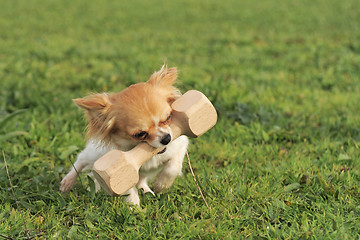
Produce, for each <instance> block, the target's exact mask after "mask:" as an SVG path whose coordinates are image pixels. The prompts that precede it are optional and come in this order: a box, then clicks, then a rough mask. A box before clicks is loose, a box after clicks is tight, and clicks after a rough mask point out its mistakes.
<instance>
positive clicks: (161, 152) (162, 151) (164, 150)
mask: <svg viewBox="0 0 360 240" xmlns="http://www.w3.org/2000/svg"><path fill="white" fill-rule="evenodd" d="M164 152H166V148H164V149H163V150H161V151H160V152H158V153H157V154H163V153H164Z"/></svg>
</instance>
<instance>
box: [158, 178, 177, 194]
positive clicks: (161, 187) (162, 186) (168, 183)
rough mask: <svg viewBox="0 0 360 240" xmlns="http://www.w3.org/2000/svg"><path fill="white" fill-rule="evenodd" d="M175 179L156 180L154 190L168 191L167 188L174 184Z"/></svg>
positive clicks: (159, 191)
mask: <svg viewBox="0 0 360 240" xmlns="http://www.w3.org/2000/svg"><path fill="white" fill-rule="evenodd" d="M174 180H175V179H169V181H166V182H165V181H162V180H161V179H160V180H159V179H158V180H157V181H155V183H154V192H156V193H162V192H164V191H166V190H167V189H169V188H170V187H171V185H172V184H173V182H174Z"/></svg>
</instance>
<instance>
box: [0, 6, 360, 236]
mask: <svg viewBox="0 0 360 240" xmlns="http://www.w3.org/2000/svg"><path fill="white" fill-rule="evenodd" d="M0 2H1V4H0V5H1V8H0V82H1V87H0V126H1V128H0V147H1V149H0V150H1V151H3V152H4V153H5V156H6V160H7V163H8V168H9V172H10V177H11V181H12V184H13V186H14V191H15V196H16V198H17V203H18V205H17V204H16V202H15V200H14V197H13V195H12V193H11V188H10V183H9V180H8V177H7V174H6V169H5V164H4V161H0V182H1V185H0V238H4V237H8V238H12V239H15V238H16V239H24V238H25V239H26V231H25V228H26V229H28V230H29V232H28V233H29V235H30V237H31V238H43V239H45V238H46V239H59V238H69V239H82V238H84V239H87V238H89V239H104V238H113V239H116V238H119V239H139V238H142V239H181V238H183V239H238V238H241V239H244V238H250V239H308V238H309V239H359V238H360V230H359V229H360V217H359V216H360V198H359V196H360V161H359V159H360V150H359V146H360V107H359V102H360V79H359V76H360V65H359V63H360V12H359V9H360V1H358V0H345V1H335V0H316V1H310V0H305V1H281V0H271V1H265V0H261V1H250V0H244V1H235V0H234V1H215V0H211V1H205V0H199V1H190V0H184V1H166V2H165V1H164V2H163V1H157V0H154V1H139V0H134V1H130V2H128V1H85V0H84V1H81V0H76V1H68V0H65V1H40V0H27V1H25V0H20V1H0ZM164 60H166V61H167V62H168V65H169V66H177V67H178V68H179V70H180V83H179V87H180V88H181V89H182V90H183V91H186V90H188V89H193V88H194V89H198V90H200V91H202V92H204V93H205V94H206V95H207V96H208V97H209V98H210V99H211V101H212V102H213V103H214V105H215V106H216V108H217V110H218V113H219V121H218V123H217V125H216V126H215V128H213V129H212V130H211V131H209V132H208V133H206V134H205V135H203V136H202V137H200V138H199V139H196V140H192V145H191V146H190V149H189V152H190V157H191V161H192V165H193V167H194V169H195V175H196V176H197V178H198V181H199V183H200V185H201V188H202V189H203V191H204V194H205V197H206V200H207V202H208V203H209V205H210V206H211V212H209V211H208V209H207V208H206V206H205V204H204V202H203V201H202V199H201V197H200V194H199V192H198V191H197V188H196V185H195V183H194V182H193V180H192V176H191V173H190V171H189V168H188V166H187V164H186V163H185V164H184V174H183V176H182V177H181V178H178V179H177V180H176V182H175V184H174V186H173V187H172V188H171V189H170V190H169V191H168V192H167V193H165V194H162V195H157V196H155V197H154V196H150V195H144V196H142V197H141V201H142V202H141V209H137V210H135V211H133V212H131V211H130V210H129V208H128V206H127V205H126V204H125V203H124V201H123V199H122V198H113V197H109V196H107V195H105V194H104V193H103V192H98V193H94V192H93V191H87V187H88V186H89V184H90V185H91V184H92V182H91V180H89V179H88V178H87V177H86V175H82V176H81V182H80V181H78V183H77V185H76V186H75V188H74V190H73V191H72V192H70V193H68V194H64V195H62V194H60V193H59V192H58V188H59V182H60V180H61V178H62V177H63V176H64V175H65V174H66V172H67V169H68V168H69V167H70V166H71V162H74V161H75V159H76V155H77V153H79V151H81V149H82V148H83V147H84V145H85V138H84V128H85V124H86V123H85V121H84V119H83V116H82V112H81V111H80V110H79V109H77V108H76V107H75V106H74V105H73V104H72V101H71V99H72V98H77V97H81V96H85V95H87V94H88V93H90V92H102V91H120V90H121V89H123V88H125V87H126V86H128V85H129V84H132V83H135V82H140V81H145V80H146V79H147V78H148V77H149V76H150V74H151V73H152V72H154V71H155V70H158V69H159V68H160V67H161V65H162V64H163V62H164ZM22 109H26V110H24V111H23V110H22ZM9 114H13V115H9ZM1 119H3V120H1ZM6 119H8V120H6ZM1 155H2V153H1ZM1 159H3V157H1Z"/></svg>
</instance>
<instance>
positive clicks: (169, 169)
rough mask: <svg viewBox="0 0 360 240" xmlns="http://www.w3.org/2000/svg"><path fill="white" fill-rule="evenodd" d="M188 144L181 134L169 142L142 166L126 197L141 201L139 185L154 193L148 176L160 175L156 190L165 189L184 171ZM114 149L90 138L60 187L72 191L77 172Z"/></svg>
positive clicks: (131, 201) (144, 189)
mask: <svg viewBox="0 0 360 240" xmlns="http://www.w3.org/2000/svg"><path fill="white" fill-rule="evenodd" d="M188 144H189V140H188V138H187V137H186V136H180V137H179V138H177V139H175V140H174V141H172V142H171V143H169V144H168V145H167V146H166V151H165V152H164V153H162V154H157V155H155V156H154V157H152V158H151V159H150V160H149V161H147V162H146V163H145V164H144V165H143V166H142V167H141V168H140V172H139V175H140V178H139V182H138V184H137V186H136V187H133V188H131V189H130V190H129V191H128V192H127V194H126V195H128V196H127V198H126V201H127V202H130V203H132V204H135V205H139V204H140V198H139V194H138V189H143V191H144V193H147V192H150V193H152V194H154V192H153V191H152V190H151V189H150V187H149V186H148V183H147V181H148V180H151V179H152V178H154V177H157V178H156V180H155V182H154V191H155V192H162V191H164V190H166V189H168V188H169V187H170V186H171V185H172V184H173V182H174V180H175V178H176V177H177V176H179V175H181V169H182V163H183V160H184V156H185V153H186V149H187V146H188ZM125 148H127V146H125ZM112 149H115V147H114V146H104V145H102V144H101V143H100V142H99V141H96V140H90V141H89V142H88V143H87V145H86V147H85V149H84V150H83V151H82V152H81V153H80V154H79V155H78V157H77V160H76V162H75V164H74V167H75V169H76V170H75V169H74V167H72V168H71V170H70V172H69V173H68V174H67V175H66V176H65V177H64V178H63V180H62V181H61V183H60V191H62V192H66V191H69V190H70V189H71V188H72V187H73V186H74V183H75V181H76V178H77V176H78V173H80V172H81V171H83V170H86V169H89V168H90V169H92V167H93V165H94V162H95V161H96V160H97V159H99V158H100V157H102V156H103V155H104V154H105V153H107V152H109V151H110V150H112ZM120 150H123V149H120ZM97 185H98V184H97Z"/></svg>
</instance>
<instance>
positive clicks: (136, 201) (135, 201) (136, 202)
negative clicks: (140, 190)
mask: <svg viewBox="0 0 360 240" xmlns="http://www.w3.org/2000/svg"><path fill="white" fill-rule="evenodd" d="M126 202H127V203H130V204H132V205H134V206H140V198H139V196H134V195H133V194H130V195H129V196H127V197H126Z"/></svg>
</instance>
